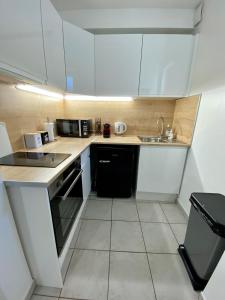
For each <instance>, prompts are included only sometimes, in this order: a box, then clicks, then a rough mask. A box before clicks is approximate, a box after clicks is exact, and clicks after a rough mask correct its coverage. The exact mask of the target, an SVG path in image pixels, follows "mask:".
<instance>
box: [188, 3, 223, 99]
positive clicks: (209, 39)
mask: <svg viewBox="0 0 225 300" xmlns="http://www.w3.org/2000/svg"><path fill="white" fill-rule="evenodd" d="M224 27H225V1H224V0H216V1H212V0H205V4H204V9H203V22H202V24H201V27H200V40H199V50H198V51H199V52H198V55H197V61H196V65H195V69H194V73H193V74H194V76H193V86H192V89H193V93H199V92H202V91H206V90H210V89H213V88H217V87H219V86H221V85H224V84H225V59H224V52H225V34H224Z"/></svg>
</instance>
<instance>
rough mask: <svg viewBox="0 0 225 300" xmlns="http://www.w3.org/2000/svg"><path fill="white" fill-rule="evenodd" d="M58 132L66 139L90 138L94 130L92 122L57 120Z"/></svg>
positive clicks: (89, 120)
mask: <svg viewBox="0 0 225 300" xmlns="http://www.w3.org/2000/svg"><path fill="white" fill-rule="evenodd" d="M56 126H57V132H58V135H59V136H64V137H82V138H85V137H89V136H90V134H91V130H92V121H91V119H88V120H83V119H82V120H80V119H79V120H68V119H56Z"/></svg>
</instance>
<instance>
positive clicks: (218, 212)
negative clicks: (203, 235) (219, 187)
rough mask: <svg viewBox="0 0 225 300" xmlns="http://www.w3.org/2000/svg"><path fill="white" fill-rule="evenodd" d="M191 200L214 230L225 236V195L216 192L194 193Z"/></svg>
mask: <svg viewBox="0 0 225 300" xmlns="http://www.w3.org/2000/svg"><path fill="white" fill-rule="evenodd" d="M190 201H191V203H192V205H193V206H194V207H195V209H197V210H198V211H199V212H200V213H201V215H202V217H203V218H204V219H205V221H206V222H207V223H208V225H209V226H210V227H211V229H212V230H213V232H214V233H216V234H218V235H220V236H222V237H224V238H225V196H224V195H221V194H215V193H192V194H191V198H190Z"/></svg>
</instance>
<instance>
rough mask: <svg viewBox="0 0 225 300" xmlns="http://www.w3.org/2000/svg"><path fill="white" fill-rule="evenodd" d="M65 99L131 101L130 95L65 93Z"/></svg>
mask: <svg viewBox="0 0 225 300" xmlns="http://www.w3.org/2000/svg"><path fill="white" fill-rule="evenodd" d="M64 99H65V100H77V101H80V100H82V101H132V100H133V98H132V97H109V96H89V95H86V96H85V95H78V94H66V95H65V96H64Z"/></svg>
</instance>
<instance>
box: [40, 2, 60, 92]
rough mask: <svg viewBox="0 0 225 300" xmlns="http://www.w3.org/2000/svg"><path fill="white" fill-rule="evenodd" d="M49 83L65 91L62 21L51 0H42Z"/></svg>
mask: <svg viewBox="0 0 225 300" xmlns="http://www.w3.org/2000/svg"><path fill="white" fill-rule="evenodd" d="M41 11H42V24H43V35H44V49H45V59H46V68H47V83H48V84H49V85H53V86H55V87H58V88H61V89H63V90H65V88H66V74H65V61H64V47H63V32H62V19H61V17H60V16H59V14H58V12H57V11H56V9H55V8H54V6H53V5H52V3H51V1H50V0H41Z"/></svg>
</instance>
